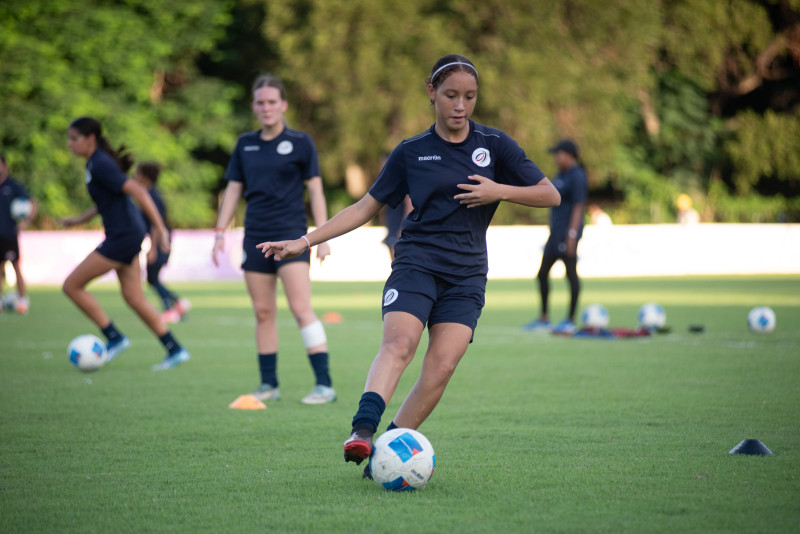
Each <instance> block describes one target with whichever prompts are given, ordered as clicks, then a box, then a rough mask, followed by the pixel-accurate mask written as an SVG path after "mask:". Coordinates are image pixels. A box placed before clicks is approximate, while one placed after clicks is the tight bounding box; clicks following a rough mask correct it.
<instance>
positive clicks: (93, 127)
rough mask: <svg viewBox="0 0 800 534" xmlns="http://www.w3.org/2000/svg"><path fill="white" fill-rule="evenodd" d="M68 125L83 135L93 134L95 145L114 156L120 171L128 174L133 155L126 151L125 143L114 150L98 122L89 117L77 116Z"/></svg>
mask: <svg viewBox="0 0 800 534" xmlns="http://www.w3.org/2000/svg"><path fill="white" fill-rule="evenodd" d="M69 127H70V128H72V129H74V130H76V131H78V133H80V134H81V135H83V136H85V137H88V136H90V135H94V138H95V140H96V141H97V147H98V148H100V149H101V150H103V151H104V152H108V154H109V155H110V156H111V157H112V158H114V161H116V162H117V165H119V168H120V169H122V172H123V173H125V174H128V171H129V170H130V168H131V167H132V166H133V156H132V155H131V154H130V153H128V152H126V148H125V145H120V146H119V148H117V149H116V150H114V149H113V148H111V143H109V142H108V139H106V138H105V136H103V128H102V126H100V122H98V121H97V120H96V119H93V118H91V117H79V118H77V119H75V120H74V121H72V123H71V124H70V125H69Z"/></svg>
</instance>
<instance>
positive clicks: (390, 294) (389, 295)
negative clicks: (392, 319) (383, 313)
mask: <svg viewBox="0 0 800 534" xmlns="http://www.w3.org/2000/svg"><path fill="white" fill-rule="evenodd" d="M398 295H399V293H398V292H397V290H396V289H390V290H388V291H387V292H386V293H384V294H383V305H384V306H388V305H389V304H391V303H393V302H394V301H396V300H397V297H398Z"/></svg>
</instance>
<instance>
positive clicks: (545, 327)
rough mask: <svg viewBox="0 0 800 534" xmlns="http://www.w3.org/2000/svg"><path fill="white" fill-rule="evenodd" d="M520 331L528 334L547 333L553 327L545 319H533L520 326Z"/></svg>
mask: <svg viewBox="0 0 800 534" xmlns="http://www.w3.org/2000/svg"><path fill="white" fill-rule="evenodd" d="M522 329H523V330H527V331H528V332H549V331H550V330H552V329H553V325H552V324H550V321H548V320H547V319H534V320H533V321H531V322H529V323H525V324H524V325H522Z"/></svg>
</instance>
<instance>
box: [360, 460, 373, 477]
mask: <svg viewBox="0 0 800 534" xmlns="http://www.w3.org/2000/svg"><path fill="white" fill-rule="evenodd" d="M361 480H372V470H371V469H370V468H369V462H367V465H365V466H364V472H363V473H361Z"/></svg>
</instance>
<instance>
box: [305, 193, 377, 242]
mask: <svg viewBox="0 0 800 534" xmlns="http://www.w3.org/2000/svg"><path fill="white" fill-rule="evenodd" d="M381 208H383V204H382V203H381V202H378V201H377V200H375V199H374V198H373V197H372V195H370V194H369V193H367V194H366V195H364V197H363V198H362V199H361V200H359V201H358V202H356V203H355V204H353V205H351V206H348V207H347V208H345V209H343V210H342V211H340V212H339V213H337V214H336V215H334V216H333V217H332V218H331V220H329V221H328V222H326V223H325V224H322V225H320V227H319V228H317V229H316V230H314V231H313V232H311V233H310V234H308V235H307V236H306V237H307V238H308V241H309V243H310V244H311V246H314V245H317V244H319V243H324V242H325V241H329V240H331V239H333V238H334V237H339V236H340V235H343V234H346V233H347V232H350V231H352V230H355V229H356V228H358V227H359V226H363V225H364V224H366V223H367V222H369V221H370V220H371V219H372V218H373V217H375V216H376V215H377V214H378V212H379V211H381Z"/></svg>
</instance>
